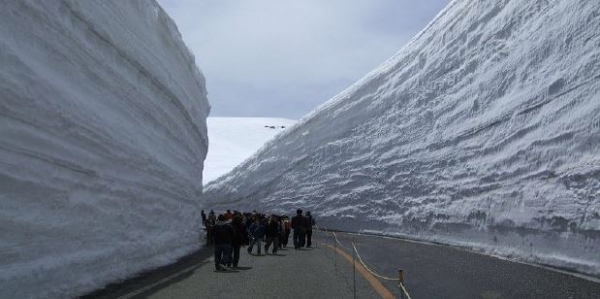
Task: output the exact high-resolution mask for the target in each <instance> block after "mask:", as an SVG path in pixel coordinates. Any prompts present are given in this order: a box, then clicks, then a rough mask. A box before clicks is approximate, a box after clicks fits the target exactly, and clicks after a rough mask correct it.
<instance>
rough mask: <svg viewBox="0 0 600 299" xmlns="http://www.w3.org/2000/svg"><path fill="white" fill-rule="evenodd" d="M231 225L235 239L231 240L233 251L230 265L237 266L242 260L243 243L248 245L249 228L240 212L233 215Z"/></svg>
mask: <svg viewBox="0 0 600 299" xmlns="http://www.w3.org/2000/svg"><path fill="white" fill-rule="evenodd" d="M231 226H232V227H233V239H232V240H231V249H232V252H231V256H230V259H229V264H228V266H233V267H234V268H237V267H238V263H239V261H240V249H241V248H242V245H248V230H247V229H246V226H245V225H244V224H243V218H242V215H241V214H239V213H235V214H234V215H233V219H232V220H231Z"/></svg>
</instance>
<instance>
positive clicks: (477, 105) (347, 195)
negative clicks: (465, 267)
mask: <svg viewBox="0 0 600 299" xmlns="http://www.w3.org/2000/svg"><path fill="white" fill-rule="evenodd" d="M599 32H600V2H599V1H589V0H573V1H571V0H569V1H547V0H531V1H520V0H512V1H510V0H499V1H484V0H465V1H453V2H451V3H450V4H449V5H448V6H447V7H446V8H445V9H444V10H443V11H442V12H440V13H439V14H438V16H437V17H436V18H435V19H434V20H433V21H432V22H431V23H430V24H429V25H428V26H427V27H426V28H425V29H424V30H423V31H422V32H421V33H419V34H418V35H417V36H416V37H415V38H413V40H412V41H411V42H410V43H409V44H408V45H407V46H406V47H404V48H403V49H402V50H401V51H400V52H399V53H398V54H396V55H395V56H394V57H392V58H391V59H390V60H388V61H387V62H385V63H384V64H383V65H382V66H380V67H379V68H378V69H376V70H374V71H373V72H371V73H370V74H368V75H367V76H366V77H365V78H363V79H361V80H360V81H359V82H357V83H355V84H354V85H353V86H351V87H349V88H348V89H347V90H345V91H344V92H342V93H341V94H339V95H337V96H336V97H334V98H333V99H331V100H330V101H328V102H327V103H325V104H324V105H322V106H321V107H319V108H317V109H316V110H315V111H313V112H312V113H310V114H309V115H308V116H306V117H305V118H303V119H302V120H301V121H300V122H299V123H298V124H297V125H296V126H294V127H293V128H291V129H289V130H288V131H286V132H284V133H282V134H281V135H279V136H278V137H277V138H276V139H275V140H273V141H271V142H270V143H268V144H267V145H266V146H265V147H263V148H262V149H261V150H260V151H259V152H258V153H257V154H256V155H255V156H253V157H252V158H250V159H248V160H247V161H246V162H245V163H244V164H243V165H241V166H240V167H238V168H236V169H235V170H234V171H233V172H231V173H229V174H227V175H226V176H223V177H221V178H220V179H218V180H216V181H214V182H213V183H211V184H208V185H207V186H206V188H205V194H204V195H203V196H204V199H203V204H204V205H205V206H206V207H215V208H218V207H223V208H226V207H231V208H237V209H245V210H253V209H259V210H272V211H277V212H287V213H291V212H293V210H294V209H296V208H298V207H301V208H304V209H305V210H311V211H313V214H315V215H317V218H318V219H319V220H320V221H319V222H320V223H322V224H324V225H326V226H327V225H329V226H331V227H336V228H339V229H347V230H359V231H364V232H374V233H381V234H387V235H397V236H405V237H409V238H414V239H420V240H429V241H436V242H441V243H446V244H451V245H455V246H465V247H467V248H471V249H473V250H478V251H482V252H485V253H488V254H494V255H502V256H506V257H511V258H515V259H519V260H521V261H527V262H533V263H540V264H546V265H552V266H555V267H560V268H565V269H570V270H575V271H579V272H581V273H586V274H590V275H593V276H600V34H599Z"/></svg>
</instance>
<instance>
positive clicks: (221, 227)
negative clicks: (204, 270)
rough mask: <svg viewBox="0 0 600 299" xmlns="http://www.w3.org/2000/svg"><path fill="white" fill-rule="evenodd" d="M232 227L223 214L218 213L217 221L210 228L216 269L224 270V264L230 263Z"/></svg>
mask: <svg viewBox="0 0 600 299" xmlns="http://www.w3.org/2000/svg"><path fill="white" fill-rule="evenodd" d="M233 234H234V231H233V227H232V226H231V224H229V223H227V222H226V221H225V216H224V215H219V217H218V218H217V223H216V224H215V226H213V228H212V237H213V241H214V244H215V268H216V270H217V271H221V270H225V268H223V265H224V264H228V263H230V261H229V257H230V256H231V243H232V241H233Z"/></svg>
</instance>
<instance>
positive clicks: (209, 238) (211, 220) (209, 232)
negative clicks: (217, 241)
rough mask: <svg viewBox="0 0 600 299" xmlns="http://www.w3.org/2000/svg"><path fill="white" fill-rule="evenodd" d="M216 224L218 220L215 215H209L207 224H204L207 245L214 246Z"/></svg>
mask: <svg viewBox="0 0 600 299" xmlns="http://www.w3.org/2000/svg"><path fill="white" fill-rule="evenodd" d="M216 223H217V219H216V218H215V215H214V214H213V215H210V214H209V216H208V218H207V219H206V222H205V223H204V229H205V230H206V245H211V244H213V239H214V238H213V228H214V227H215V224H216Z"/></svg>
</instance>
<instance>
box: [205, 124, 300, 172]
mask: <svg viewBox="0 0 600 299" xmlns="http://www.w3.org/2000/svg"><path fill="white" fill-rule="evenodd" d="M295 123H296V121H295V120H291V119H284V118H268V117H209V118H208V119H206V124H207V125H208V140H209V145H208V155H207V156H206V161H204V184H206V183H208V182H210V181H213V180H214V179H216V178H218V177H219V176H221V175H223V174H225V173H227V172H229V171H231V170H232V169H234V168H235V167H236V166H237V165H239V164H241V163H242V162H244V160H246V159H247V158H249V157H251V156H252V155H253V154H254V153H255V152H256V151H257V150H259V149H260V148H261V147H262V146H263V145H264V144H265V143H266V142H267V141H269V140H271V139H273V137H275V136H276V135H277V134H279V133H280V132H282V131H284V130H286V129H288V128H290V127H291V126H293V125H294V124H295Z"/></svg>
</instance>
